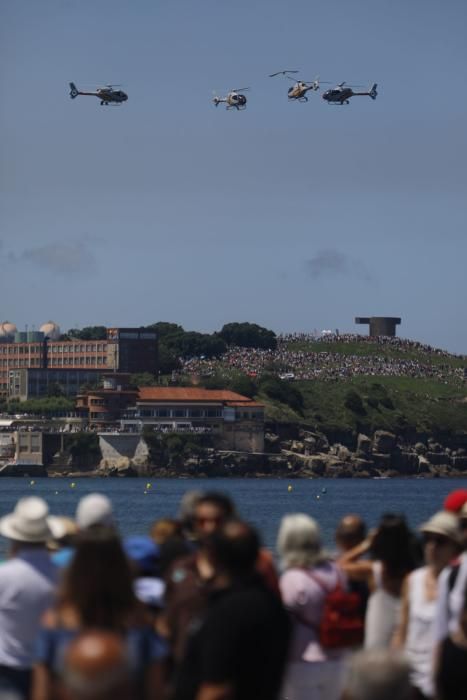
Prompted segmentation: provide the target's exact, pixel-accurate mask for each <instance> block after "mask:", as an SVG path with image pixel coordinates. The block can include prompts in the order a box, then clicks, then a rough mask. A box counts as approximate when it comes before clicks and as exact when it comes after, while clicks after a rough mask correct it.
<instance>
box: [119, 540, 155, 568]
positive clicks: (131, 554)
mask: <svg viewBox="0 0 467 700" xmlns="http://www.w3.org/2000/svg"><path fill="white" fill-rule="evenodd" d="M123 548H124V550H125V553H126V555H127V557H128V558H129V559H131V560H132V561H134V562H135V563H136V564H138V566H139V567H140V568H141V569H143V570H148V569H152V568H153V567H154V566H155V565H156V564H158V563H159V547H158V545H157V544H156V543H155V542H153V540H152V539H151V538H150V537H148V536H147V535H133V536H132V537H125V538H124V540H123Z"/></svg>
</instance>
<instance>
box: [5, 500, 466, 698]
mask: <svg viewBox="0 0 467 700" xmlns="http://www.w3.org/2000/svg"><path fill="white" fill-rule="evenodd" d="M142 530H143V531H142V534H141V535H139V536H131V537H122V536H121V535H120V533H119V529H118V513H115V512H114V509H113V506H112V503H111V501H110V500H109V499H108V498H107V497H106V496H105V495H103V494H99V493H92V494H89V495H87V496H84V497H83V498H82V499H81V500H80V501H79V503H78V506H77V510H76V515H75V518H74V519H70V518H65V517H60V516H52V515H50V513H49V508H48V505H47V503H46V502H45V501H44V500H43V499H42V498H39V497H36V496H32V497H26V498H22V499H20V500H19V501H18V502H17V504H16V506H15V508H14V510H13V512H11V513H9V514H6V515H3V517H2V518H1V519H0V535H2V536H3V537H4V538H7V539H8V540H9V542H10V552H9V557H8V559H7V560H6V561H4V562H2V563H0V698H1V699H2V700H55V699H57V700H134V699H136V700H138V699H142V700H143V699H144V700H149V699H153V700H394V699H395V698H397V700H415V699H417V700H427V699H429V698H433V699H434V698H436V700H465V698H466V689H467V490H458V491H454V492H452V493H451V494H449V496H448V497H447V498H446V500H445V501H444V503H440V504H439V510H438V511H437V512H436V513H434V514H433V515H432V516H431V517H430V518H429V519H428V521H427V522H425V523H423V524H421V525H420V528H419V530H418V531H417V532H413V531H411V530H410V529H409V527H408V525H407V523H406V520H405V518H404V516H403V515H399V514H395V513H389V514H385V515H383V516H382V517H381V520H380V523H379V525H378V526H377V528H376V529H375V530H374V531H371V532H367V528H366V524H365V522H364V520H363V519H362V517H360V516H359V515H355V514H349V515H347V516H345V517H344V518H343V519H342V520H341V521H340V522H339V523H336V531H335V551H334V553H332V554H329V553H326V552H325V551H324V549H323V545H322V541H321V534H320V528H319V524H318V523H317V522H316V520H314V519H313V518H312V517H310V516H309V515H307V514H305V513H293V514H290V515H287V516H285V517H284V518H283V519H282V521H281V522H280V524H279V530H278V537H277V563H276V560H275V558H274V556H273V555H272V553H271V552H270V551H269V550H267V549H265V548H264V547H263V546H262V545H261V543H260V539H259V535H258V533H257V531H256V530H255V529H254V528H253V527H252V526H251V525H250V524H248V523H246V522H245V521H243V520H242V519H241V516H240V515H239V513H238V512H237V510H236V507H235V504H234V503H233V502H232V500H231V499H230V498H229V497H227V496H226V495H224V494H221V493H215V492H208V493H206V492H198V491H196V492H194V491H189V492H187V493H186V494H185V495H184V497H183V499H182V502H181V504H180V510H179V516H178V518H176V519H172V518H165V517H161V518H159V519H157V520H155V521H154V522H153V523H147V524H146V526H145V527H143V528H142ZM144 530H147V531H146V532H144Z"/></svg>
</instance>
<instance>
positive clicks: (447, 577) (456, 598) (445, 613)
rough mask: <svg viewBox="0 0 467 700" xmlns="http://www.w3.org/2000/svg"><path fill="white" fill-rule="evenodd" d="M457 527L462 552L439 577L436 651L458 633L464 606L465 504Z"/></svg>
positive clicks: (466, 561)
mask: <svg viewBox="0 0 467 700" xmlns="http://www.w3.org/2000/svg"><path fill="white" fill-rule="evenodd" d="M459 527H460V532H461V547H462V549H463V551H462V552H461V554H460V556H459V557H458V558H457V560H455V561H454V562H451V566H448V567H446V568H445V569H444V570H443V572H442V573H441V575H440V577H439V587H438V600H437V604H436V613H435V622H434V641H435V644H436V645H437V649H438V651H439V646H440V644H441V643H442V642H443V640H444V639H446V637H448V636H449V635H450V634H451V633H456V632H457V631H458V628H459V621H460V619H461V615H462V610H463V606H464V595H465V591H466V589H467V504H465V503H464V505H463V506H462V509H461V511H460V518H459Z"/></svg>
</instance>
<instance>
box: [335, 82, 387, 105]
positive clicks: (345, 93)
mask: <svg viewBox="0 0 467 700" xmlns="http://www.w3.org/2000/svg"><path fill="white" fill-rule="evenodd" d="M354 87H355V86H354ZM377 87H378V86H377V84H376V83H374V84H373V86H372V87H371V88H370V89H369V90H368V92H354V91H353V90H352V88H351V87H350V85H346V84H345V82H344V83H339V85H337V86H336V87H335V88H332V90H326V92H323V100H326V102H328V103H329V104H340V105H344V104H346V105H348V104H349V99H350V98H351V97H355V96H356V95H366V96H367V97H371V99H372V100H376V96H377V94H378V93H377V92H376V88H377Z"/></svg>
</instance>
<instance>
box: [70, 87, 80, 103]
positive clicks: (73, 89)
mask: <svg viewBox="0 0 467 700" xmlns="http://www.w3.org/2000/svg"><path fill="white" fill-rule="evenodd" d="M78 95H79V92H78V89H77V87H76V85H75V84H74V83H70V97H71V99H72V100H74V99H75V97H78Z"/></svg>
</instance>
